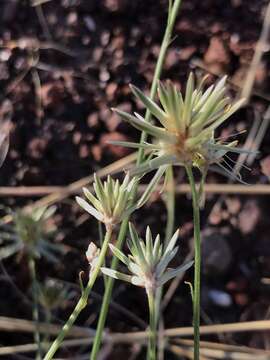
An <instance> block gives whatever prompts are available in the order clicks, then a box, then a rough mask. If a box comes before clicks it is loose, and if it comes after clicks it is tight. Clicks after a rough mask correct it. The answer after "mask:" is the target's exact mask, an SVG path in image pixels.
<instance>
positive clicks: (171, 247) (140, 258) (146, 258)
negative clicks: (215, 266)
mask: <svg viewBox="0 0 270 360" xmlns="http://www.w3.org/2000/svg"><path fill="white" fill-rule="evenodd" d="M129 232H130V237H131V240H130V241H128V247H129V250H130V254H129V255H128V256H126V255H124V254H123V252H122V251H120V250H118V249H117V248H116V247H115V246H113V245H112V244H110V245H109V246H110V249H111V251H112V252H113V254H114V255H115V256H116V257H118V259H119V260H120V261H122V262H123V263H124V264H125V265H126V266H127V268H128V270H129V271H130V273H131V275H128V274H124V273H121V272H119V271H116V270H111V269H108V268H101V270H102V272H103V273H104V274H106V275H108V276H111V277H113V278H115V279H120V280H124V281H128V282H130V283H132V284H133V285H137V286H141V287H144V288H145V289H146V291H147V292H149V291H151V292H155V290H156V289H157V288H158V287H160V286H162V285H164V284H165V283H166V282H167V281H169V280H170V279H172V278H174V277H176V276H178V275H179V274H180V273H182V272H184V271H186V270H187V269H188V268H190V267H191V266H192V264H193V261H191V262H188V263H186V264H184V265H181V266H179V267H177V268H175V269H169V268H168V264H169V263H170V262H171V261H172V259H173V258H174V257H175V255H176V253H177V251H178V246H175V243H176V241H177V239H178V235H179V231H176V232H175V234H174V235H173V237H172V238H171V240H170V241H169V243H168V245H167V246H166V247H164V246H163V245H162V244H161V242H160V236H159V235H157V236H156V238H155V240H153V237H152V233H151V230H150V228H149V227H147V229H146V235H145V240H142V239H140V238H139V236H138V234H137V232H136V230H135V228H134V226H133V225H132V224H131V223H130V224H129Z"/></svg>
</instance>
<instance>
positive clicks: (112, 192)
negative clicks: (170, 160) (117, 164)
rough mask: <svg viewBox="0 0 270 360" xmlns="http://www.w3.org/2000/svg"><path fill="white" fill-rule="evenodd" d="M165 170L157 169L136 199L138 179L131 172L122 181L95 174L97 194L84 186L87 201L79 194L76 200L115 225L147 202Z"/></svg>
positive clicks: (108, 224)
mask: <svg viewBox="0 0 270 360" xmlns="http://www.w3.org/2000/svg"><path fill="white" fill-rule="evenodd" d="M165 170H166V168H165V167H164V166H163V167H161V168H160V169H159V170H158V171H157V173H156V174H155V176H154V177H153V179H152V180H151V181H150V183H149V184H148V186H147V187H146V189H145V191H144V193H143V194H142V195H141V197H140V198H139V199H137V200H136V201H134V199H133V194H134V188H135V186H136V184H137V182H138V179H137V178H135V177H133V178H132V179H131V178H130V176H129V174H127V175H126V176H125V178H124V180H123V182H122V183H120V182H119V180H114V179H112V178H111V176H108V177H107V180H105V181H104V182H102V181H101V180H100V178H99V177H98V176H97V175H96V174H95V175H94V183H93V188H94V191H95V193H96V196H94V195H93V194H92V193H91V192H90V191H89V190H88V189H87V188H83V193H84V195H85V197H86V199H87V201H86V200H84V199H83V198H81V197H79V196H77V197H76V201H77V203H78V204H79V205H80V206H81V207H82V208H83V209H84V210H85V211H87V212H88V213H89V214H91V215H92V216H94V217H95V218H96V219H97V220H99V221H101V222H103V223H104V224H105V226H115V225H116V224H118V223H120V222H121V221H122V220H123V219H124V218H125V217H127V216H129V215H130V214H131V213H132V212H133V211H134V210H136V209H138V208H139V207H141V206H143V205H144V204H145V203H146V202H147V200H148V199H149V197H150V196H151V194H152V192H153V191H154V189H155V187H156V185H157V183H158V182H159V180H160V178H161V176H162V175H163V173H164V172H165Z"/></svg>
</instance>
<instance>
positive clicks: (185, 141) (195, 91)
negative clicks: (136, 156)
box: [113, 73, 246, 174]
mask: <svg viewBox="0 0 270 360" xmlns="http://www.w3.org/2000/svg"><path fill="white" fill-rule="evenodd" d="M226 78H227V77H226V76H224V77H223V78H222V79H221V80H219V81H218V82H217V83H216V84H215V85H211V86H210V87H208V89H207V90H205V91H204V90H203V87H204V83H205V78H204V79H203V80H202V81H201V83H200V84H199V86H198V87H197V88H195V84H194V76H193V74H192V73H191V74H190V75H189V78H188V82H187V86H186V93H185V97H184V98H183V96H182V94H181V92H180V91H178V90H177V88H176V86H174V85H173V84H172V82H167V83H166V84H165V85H164V84H162V83H160V84H159V86H158V97H159V101H160V104H161V106H160V105H158V104H157V103H155V102H154V101H152V100H151V99H150V98H149V97H148V96H146V95H144V94H143V93H142V92H141V90H139V89H138V88H136V87H135V86H131V90H132V92H133V93H134V95H135V96H136V97H137V98H138V99H139V100H140V101H141V102H142V103H143V104H144V105H145V107H146V108H147V109H148V110H149V111H150V112H151V114H152V115H153V116H154V117H155V118H156V119H157V120H158V121H159V123H160V125H161V126H156V125H153V124H150V123H148V122H146V121H145V120H144V119H143V118H142V117H141V116H140V115H139V114H137V113H135V116H134V115H131V114H128V113H126V112H124V111H121V110H118V109H113V110H114V111H115V112H116V113H117V114H119V115H120V116H121V117H122V118H123V119H124V120H125V121H127V122H128V123H130V124H131V125H133V126H134V127H135V128H137V129H139V130H141V131H145V132H146V133H147V134H148V135H150V136H152V137H153V141H152V143H143V144H137V143H130V142H113V143H114V144H117V145H122V146H127V147H134V148H140V147H142V148H145V149H148V150H149V151H150V152H151V154H152V158H151V160H147V161H146V162H145V163H143V164H142V165H140V166H138V167H137V168H136V169H135V170H134V171H133V174H141V173H146V172H148V171H150V170H152V169H156V168H159V167H160V166H161V165H166V164H173V165H184V166H194V167H197V168H199V169H200V170H201V171H202V172H204V171H205V168H208V166H209V165H211V164H212V163H219V162H220V161H221V160H222V158H223V156H224V155H225V154H226V153H227V152H237V153H241V152H246V150H243V149H239V148H236V145H237V141H233V142H230V143H222V142H221V141H217V140H215V137H214V132H215V130H216V129H217V128H218V127H219V126H220V125H221V124H222V123H224V121H226V120H227V119H228V118H229V117H230V116H231V115H232V114H233V113H234V112H235V111H237V110H238V109H239V108H240V107H241V106H242V105H243V104H244V102H245V99H241V100H239V101H237V102H235V103H234V104H231V100H230V98H229V97H227V96H226V95H225V93H226V86H225V84H226Z"/></svg>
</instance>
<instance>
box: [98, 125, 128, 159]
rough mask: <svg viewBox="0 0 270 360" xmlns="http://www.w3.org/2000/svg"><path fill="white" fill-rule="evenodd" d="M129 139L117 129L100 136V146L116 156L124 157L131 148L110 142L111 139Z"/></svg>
mask: <svg viewBox="0 0 270 360" xmlns="http://www.w3.org/2000/svg"><path fill="white" fill-rule="evenodd" d="M116 140H117V141H127V137H126V136H125V135H123V134H121V133H119V132H117V131H115V132H111V133H108V134H104V135H102V136H101V138H100V146H101V148H102V150H104V151H106V152H109V153H110V154H112V155H114V156H116V157H123V156H126V155H128V154H129V153H130V152H131V150H130V149H129V148H125V147H123V146H118V145H112V144H109V143H108V142H109V141H116Z"/></svg>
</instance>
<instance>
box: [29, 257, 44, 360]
mask: <svg viewBox="0 0 270 360" xmlns="http://www.w3.org/2000/svg"><path fill="white" fill-rule="evenodd" d="M28 266H29V271H30V275H31V281H32V296H33V320H34V323H35V331H34V340H35V343H36V344H37V352H36V360H41V356H42V348H41V341H40V332H39V311H38V281H37V274H36V261H35V259H34V257H33V256H30V257H29V260H28Z"/></svg>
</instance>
